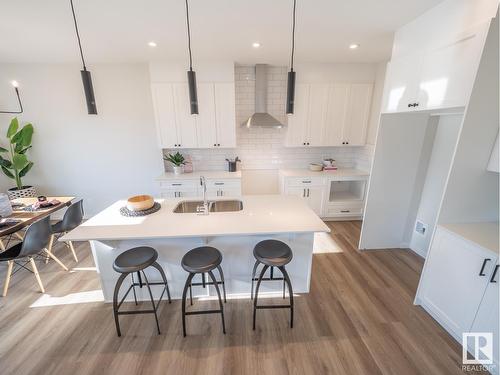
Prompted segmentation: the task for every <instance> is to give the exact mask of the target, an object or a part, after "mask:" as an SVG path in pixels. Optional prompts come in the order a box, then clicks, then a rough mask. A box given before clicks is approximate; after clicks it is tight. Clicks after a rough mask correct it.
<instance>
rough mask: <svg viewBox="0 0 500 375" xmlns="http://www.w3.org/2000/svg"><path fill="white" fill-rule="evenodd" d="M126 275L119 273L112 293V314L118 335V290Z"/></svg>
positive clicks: (119, 332)
mask: <svg viewBox="0 0 500 375" xmlns="http://www.w3.org/2000/svg"><path fill="white" fill-rule="evenodd" d="M126 277H127V274H126V273H122V274H121V275H120V277H119V278H118V281H117V282H116V285H115V291H114V293H113V315H114V317H115V326H116V333H117V334H118V337H120V336H121V335H122V333H121V331H120V322H119V321H118V292H119V291H120V287H121V286H122V283H123V280H125V278H126Z"/></svg>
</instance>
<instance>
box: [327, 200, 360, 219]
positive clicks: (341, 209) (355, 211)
mask: <svg viewBox="0 0 500 375" xmlns="http://www.w3.org/2000/svg"><path fill="white" fill-rule="evenodd" d="M362 214H363V204H362V202H359V203H356V202H348V203H347V202H346V203H344V204H329V205H327V206H326V208H325V215H324V216H353V215H356V216H359V215H362Z"/></svg>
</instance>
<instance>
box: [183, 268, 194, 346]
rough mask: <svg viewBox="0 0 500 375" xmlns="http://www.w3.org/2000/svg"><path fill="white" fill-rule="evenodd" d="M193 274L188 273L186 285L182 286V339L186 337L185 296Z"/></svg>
mask: <svg viewBox="0 0 500 375" xmlns="http://www.w3.org/2000/svg"><path fill="white" fill-rule="evenodd" d="M194 275H195V274H194V273H190V274H189V276H188V278H187V280H186V284H184V290H183V292H182V333H183V334H184V337H186V294H187V290H188V288H189V286H190V285H191V281H192V280H193V277H194Z"/></svg>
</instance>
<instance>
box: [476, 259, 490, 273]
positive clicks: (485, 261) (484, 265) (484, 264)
mask: <svg viewBox="0 0 500 375" xmlns="http://www.w3.org/2000/svg"><path fill="white" fill-rule="evenodd" d="M490 260H491V259H490V258H486V259H485V260H484V261H483V265H482V266H481V271H479V276H486V275H485V273H484V267H486V263H488V262H489V261H490Z"/></svg>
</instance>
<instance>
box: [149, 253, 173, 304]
mask: <svg viewBox="0 0 500 375" xmlns="http://www.w3.org/2000/svg"><path fill="white" fill-rule="evenodd" d="M151 266H152V267H154V268H156V269H157V270H158V272H160V275H161V278H162V279H163V282H164V283H165V289H166V291H167V297H168V303H172V300H171V299H170V289H169V287H168V281H167V276H166V275H165V272H164V271H163V268H161V266H160V265H159V264H158V263H157V262H154V263H153V264H152V265H151Z"/></svg>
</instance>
